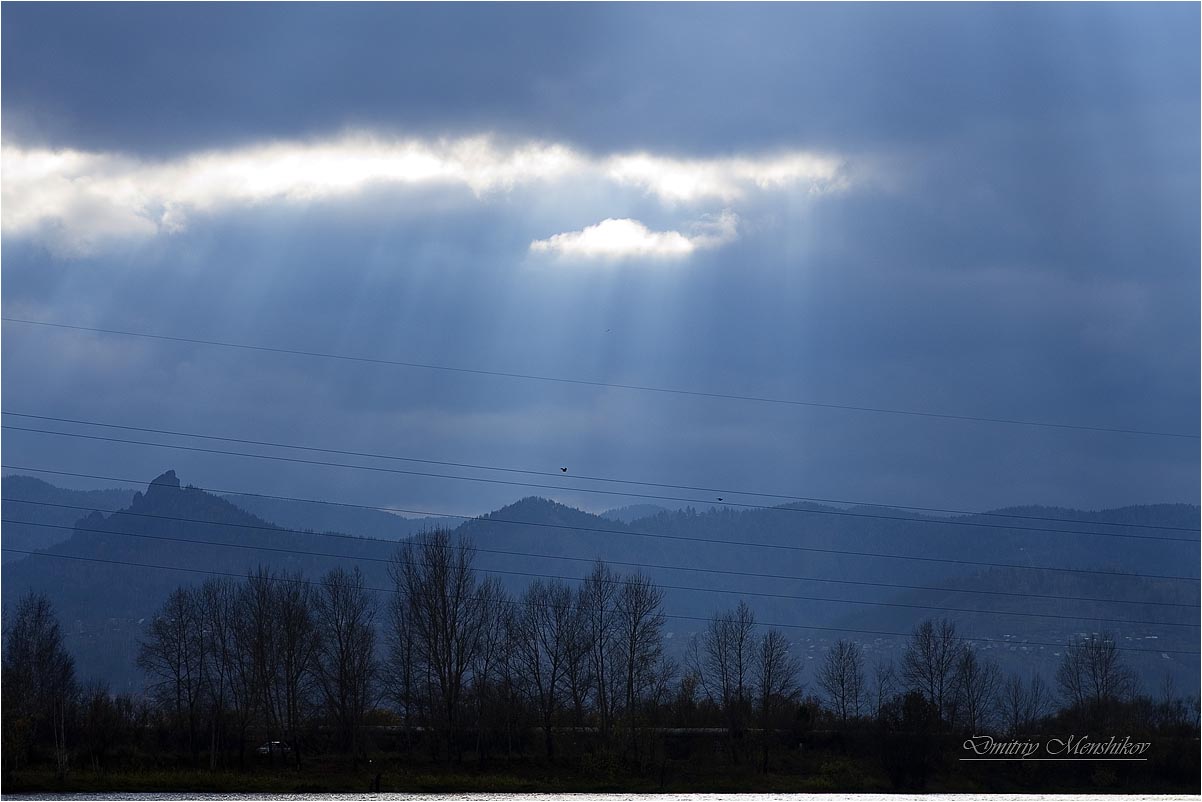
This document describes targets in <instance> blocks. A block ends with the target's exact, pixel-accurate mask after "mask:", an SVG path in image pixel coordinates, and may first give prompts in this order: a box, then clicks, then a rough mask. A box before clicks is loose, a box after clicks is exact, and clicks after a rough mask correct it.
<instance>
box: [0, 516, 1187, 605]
mask: <svg viewBox="0 0 1202 802" xmlns="http://www.w3.org/2000/svg"><path fill="white" fill-rule="evenodd" d="M4 500H5V501H12V503H17V504H31V505H36V506H52V507H59V509H67V510H91V511H95V512H101V510H95V509H94V507H85V506H77V505H71V504H55V503H50V501H35V500H30V499H13V498H5V499H4ZM108 512H113V513H115V515H121V516H133V517H139V518H153V519H157V521H172V522H177V523H197V524H202V525H206V527H227V528H234V529H252V530H258V531H269V533H285V534H296V535H304V536H310V537H332V539H339V540H347V541H351V542H356V543H382V545H389V546H397V547H400V546H403V545H404V542H405V541H400V540H387V539H383V537H370V536H361V535H350V534H341V533H317V531H307V530H303V529H288V528H286V527H279V525H274V524H264V525H258V524H246V523H233V522H221V521H206V519H202V518H183V517H177V516H167V515H155V513H148V512H135V511H131V510H109V511H108ZM4 522H5V523H13V524H24V525H31V527H44V528H49V529H65V530H78V531H90V533H96V531H100V533H106V534H117V535H126V536H131V537H150V539H151V540H177V539H173V537H151V536H150V535H142V534H136V533H121V531H115V530H111V529H90V528H84V527H79V525H78V524H75V525H70V527H69V525H64V524H49V523H41V522H34V521H8V519H6V521H4ZM179 542H191V543H201V545H209V546H225V545H230V546H233V547H237V548H262V549H263V551H278V552H288V553H293V554H310V556H315V557H338V558H343V559H363V560H368V562H388V560H387V559H380V558H373V557H356V556H352V554H326V553H319V552H309V551H302V549H288V548H279V547H266V546H264V547H260V546H254V545H248V543H222V542H220V541H204V540H186V539H185V540H180V541H179ZM472 549H474V551H477V552H480V553H484V554H500V556H506V557H532V558H536V559H553V560H565V562H573V563H596V562H597V559H600V558H596V557H571V556H561V554H541V553H535V552H517V551H506V549H496V548H486V547H482V546H472ZM602 562H605V563H607V564H611V565H624V566H629V568H639V569H653V570H668V571H694V572H703V574H716V575H727V576H752V577H757V578H778V580H792V581H804V582H833V583H839V584H857V586H868V587H876V588H897V589H910V590H936V592H946V593H974V592H971V590H958V589H956V588H930V587H922V586H908V584H894V583H889V582H852V581H846V580H816V578H813V577H795V576H773V575H764V574H748V572H743V571H727V570H720V569H691V568H682V566H676V565H659V564H654V563H629V562H621V560H612V559H605V560H602ZM506 572H507V571H501V574H506ZM532 576H540V575H532ZM557 578H565V577H557ZM661 587H665V588H670V589H677V590H697V592H702V593H709V592H710V590H709V589H707V588H685V587H677V586H661ZM714 592H715V593H739V592H737V590H720V592H719V590H714ZM976 593H987V594H989V595H1008V596H1018V598H1024V599H1029V598H1041V596H1040V594H1023V593H1002V592H976ZM748 595H767V596H776V598H786V599H792V598H798V599H805V600H810V601H837V600H834V599H810V598H805V596H779V595H778V594H762V593H752V592H748ZM1042 598H1047V599H1055V600H1059V601H1088V602H1095V604H1096V602H1118V604H1133V605H1155V606H1165V607H1192V608H1196V607H1197V605H1188V604H1180V602H1147V601H1138V600H1123V599H1088V598H1085V599H1082V598H1076V596H1057V595H1045V596H1042ZM846 601H850V602H853V604H876V602H859V601H856V600H846ZM886 606H889V605H886ZM901 606H909V605H901ZM947 610H954V608H951V607H948V608H947ZM956 612H978V613H982V614H992V613H993V611H986V610H976V611H974V610H956ZM1016 614H1023V613H1016ZM1040 617H1043V618H1072V619H1077V618H1082V617H1078V616H1067V617H1065V616H1040ZM1082 619H1083V620H1108V622H1113V623H1127V624H1165V625H1167V626H1197V625H1198V624H1197V623H1186V624H1182V623H1174V622H1150V620H1131V619H1108V618H1094V617H1084V618H1082Z"/></svg>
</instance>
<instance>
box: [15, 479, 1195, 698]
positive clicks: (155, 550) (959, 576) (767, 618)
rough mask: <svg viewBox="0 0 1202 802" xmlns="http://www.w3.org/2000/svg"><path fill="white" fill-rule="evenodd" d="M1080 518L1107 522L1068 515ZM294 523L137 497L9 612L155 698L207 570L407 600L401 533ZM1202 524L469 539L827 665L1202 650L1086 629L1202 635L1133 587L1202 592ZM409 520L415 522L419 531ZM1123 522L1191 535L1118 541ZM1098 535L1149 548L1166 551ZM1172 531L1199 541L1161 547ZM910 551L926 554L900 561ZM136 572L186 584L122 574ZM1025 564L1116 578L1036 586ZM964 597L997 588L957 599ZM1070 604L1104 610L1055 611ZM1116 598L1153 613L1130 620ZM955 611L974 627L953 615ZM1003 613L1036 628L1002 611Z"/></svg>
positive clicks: (820, 524) (841, 523)
mask: <svg viewBox="0 0 1202 802" xmlns="http://www.w3.org/2000/svg"><path fill="white" fill-rule="evenodd" d="M5 487H6V490H7V487H8V485H7V484H6V486H5ZM244 498H245V497H244ZM265 512H266V510H265ZM380 515H386V514H384V513H380ZM1019 516H1024V517H1019ZM1070 518H1071V519H1082V520H1088V521H1090V522H1091V523H1073V522H1069V521H1066V520H1062V519H1070ZM1037 519H1053V520H1037ZM292 520H293V522H296V523H300V524H302V525H293V526H287V525H285V526H279V525H277V523H278V522H270V521H268V520H265V519H264V518H263V517H259V516H256V515H253V514H251V513H250V512H248V511H246V510H244V509H242V508H240V507H239V506H236V505H235V504H233V503H231V501H230V500H227V499H223V498H219V497H217V496H214V495H211V494H208V493H205V492H204V491H201V490H199V489H197V488H191V487H184V486H181V484H180V482H179V480H178V479H177V478H176V476H175V474H174V473H173V472H168V473H166V474H164V475H163V476H160V477H159V478H158V479H156V480H155V481H154V482H152V483H151V484H150V486H149V487H148V488H147V491H146V492H145V493H137V494H134V495H133V496H132V497H131V498H130V500H129V505H128V508H127V509H125V510H124V511H122V512H118V513H115V514H110V515H102V514H99V513H97V514H93V515H91V516H89V517H87V518H85V519H83V520H80V521H79V522H78V523H77V524H75V531H74V532H70V533H68V534H69V535H70V537H69V538H67V539H65V540H62V541H61V542H58V543H55V544H53V545H50V546H48V547H46V549H45V551H46V552H47V553H48V554H53V555H60V556H62V557H66V556H70V557H74V558H83V559H61V558H52V557H44V556H31V557H28V558H25V559H22V560H19V561H15V562H6V563H5V564H4V566H3V579H4V582H3V586H2V591H3V598H4V603H5V605H6V606H7V605H9V604H11V603H12V601H13V600H14V599H15V597H16V595H17V594H19V593H21V592H23V591H25V590H27V589H37V590H41V591H43V592H46V593H48V594H49V595H50V596H51V598H52V600H53V601H54V603H55V605H56V607H57V608H58V610H59V612H60V615H61V616H62V618H63V620H64V623H65V628H66V630H67V633H68V638H69V641H68V645H69V646H70V648H71V649H72V651H73V652H74V653H75V654H76V656H77V659H78V661H79V664H80V673H81V676H83V677H85V678H86V677H90V676H101V677H106V678H109V679H110V680H111V681H113V682H114V684H116V685H118V686H119V687H139V686H138V683H139V682H140V681H141V680H140V675H139V674H138V672H137V671H136V669H135V668H134V663H133V659H134V654H135V652H136V644H137V639H138V637H140V633H141V626H142V624H141V623H140V622H141V621H142V620H143V619H145V618H146V617H148V616H150V615H151V614H152V613H153V612H154V610H155V609H156V608H157V607H158V606H159V605H160V604H161V603H162V601H163V600H164V599H165V598H166V596H167V594H168V593H169V592H170V591H171V590H172V589H174V588H175V587H177V586H179V585H180V584H187V583H196V582H200V581H201V580H203V579H204V578H205V574H204V573H202V572H204V571H215V572H220V573H224V574H230V575H233V576H242V575H244V574H245V573H246V572H247V571H249V570H251V569H253V568H254V567H255V566H257V565H260V564H263V565H268V566H270V567H273V568H275V569H278V570H288V571H296V572H300V573H303V574H304V575H305V576H306V577H309V578H313V579H315V578H317V577H319V576H320V575H321V574H322V573H324V572H325V571H326V570H328V569H329V568H330V567H332V566H334V565H337V564H347V565H358V566H360V567H361V568H362V570H363V571H364V573H365V574H366V578H367V584H368V585H369V586H370V587H373V588H378V589H386V588H388V587H389V586H390V580H389V577H388V572H387V568H388V561H389V559H390V558H391V557H392V555H393V554H394V553H395V552H396V549H397V532H398V531H401V530H399V529H395V528H394V529H391V530H390V531H391V533H392V536H390V537H387V538H385V539H372V538H362V537H356V536H353V535H349V534H346V533H342V534H332V535H331V534H327V535H322V534H317V533H312V532H306V531H295V530H304V529H308V528H313V527H314V526H315V525H316V526H322V527H324V526H326V525H328V524H331V523H335V524H336V523H337V522H336V521H331V520H326V519H314V518H304V519H292ZM347 520H349V519H343V523H345V522H346V521H347ZM1198 521H1199V510H1198V508H1197V507H1194V506H1189V505H1153V506H1142V507H1128V508H1123V509H1120V510H1107V511H1098V512H1085V511H1075V510H1049V509H1047V508H1021V509H1020V508H1014V509H1010V510H1006V511H1005V513H1004V515H1003V514H998V515H978V516H962V517H959V518H933V517H929V516H923V515H919V514H916V513H913V512H906V511H901V510H896V509H884V508H875V507H856V508H850V509H847V508H836V507H831V506H823V505H817V504H791V505H786V506H783V507H777V508H771V509H751V510H740V509H732V508H721V509H715V508H710V509H708V510H695V509H684V510H676V511H667V510H662V509H661V510H659V511H658V512H655V513H654V515H652V516H650V517H638V518H632V522H631V523H625V522H623V521H621V520H617V519H613V518H608V517H602V516H598V515H593V514H590V513H586V512H583V511H581V510H578V509H575V508H572V507H567V506H564V505H562V504H558V503H556V502H553V501H549V500H547V499H542V498H534V497H531V498H524V499H521V500H520V501H517V502H515V503H513V504H511V505H508V506H506V507H504V508H502V509H500V510H497V511H496V512H494V513H491V514H489V515H485V516H482V517H481V518H478V519H473V520H471V521H468V522H466V523H464V524H463V525H461V526H460V527H459V528H458V529H456V530H455V531H456V533H457V534H458V535H460V536H465V537H468V538H470V539H471V540H472V541H473V542H474V543H475V545H476V546H477V548H478V549H479V554H478V555H477V560H476V565H477V567H478V568H479V569H480V570H481V571H484V572H496V573H495V575H497V576H499V577H500V578H501V579H502V581H503V583H504V584H505V585H506V587H508V588H509V589H510V591H511V592H513V593H518V592H520V591H521V590H522V589H523V588H524V587H525V586H526V584H527V583H528V582H529V581H530V580H531V579H532V578H533V575H544V576H561V577H565V578H568V579H572V578H577V577H580V576H582V575H584V574H585V573H586V572H587V571H588V570H589V567H590V564H591V563H592V562H593V561H594V560H596V559H604V560H606V561H608V562H610V563H612V564H613V567H614V568H615V569H616V570H617V571H619V572H622V573H629V572H631V571H636V570H638V571H642V572H644V573H646V574H648V575H649V576H650V577H651V578H652V579H653V580H654V581H655V582H656V583H658V584H659V585H660V586H661V587H663V588H664V589H665V594H666V601H665V608H666V610H667V611H668V612H669V613H670V614H672V615H673V616H683V617H684V618H671V619H669V622H668V627H667V629H668V631H669V632H670V633H672V641H671V644H681V643H683V642H684V641H685V640H687V638H688V636H689V635H690V634H691V633H692V632H695V631H697V630H699V629H701V628H702V627H703V626H704V622H703V621H698V620H692V619H691V618H689V617H694V618H701V619H704V618H706V617H707V616H709V615H710V614H711V613H713V612H714V611H715V610H719V609H726V608H729V607H731V606H733V605H735V604H737V603H738V601H739V600H740V599H741V598H742V599H746V600H747V601H748V603H749V604H751V606H752V607H753V609H754V610H755V611H756V614H757V616H758V618H759V620H760V621H762V622H767V623H772V624H780V625H788V627H789V628H788V630H787V631H788V632H789V633H790V635H791V637H793V638H795V642H796V643H797V644H798V648H800V649H802V652H801V653H802V654H803V655H804V656H805V657H806V658H807V660H808V659H810V658H817V657H820V656H821V654H822V650H823V649H824V648H825V646H826V645H827V644H829V643H830V642H831V641H833V640H835V639H838V638H839V637H841V636H842V635H846V634H847V633H846V631H845V630H846V629H858V630H869V631H872V632H878V633H889V632H896V633H906V632H909V631H910V630H911V629H912V628H913V627H914V626H915V625H916V624H917V623H919V622H920V621H922V620H923V619H926V618H929V617H939V616H943V615H946V616H947V617H949V618H952V619H954V620H956V621H957V622H958V623H959V625H960V626H961V628H962V631H964V632H965V633H966V634H971V635H974V636H976V637H985V638H1002V639H1006V638H1009V639H1012V640H1015V641H1021V640H1043V641H1047V642H1048V643H1050V644H1061V643H1064V642H1065V640H1066V639H1067V638H1068V637H1069V636H1071V635H1072V634H1074V633H1079V632H1087V631H1095V630H1097V629H1101V628H1108V629H1121V637H1122V638H1124V639H1130V640H1127V641H1125V642H1127V643H1132V644H1135V643H1139V644H1150V646H1148V648H1151V647H1155V648H1157V649H1183V650H1196V649H1197V628H1196V626H1194V628H1193V629H1191V628H1189V627H1172V626H1165V625H1161V624H1156V623H1139V624H1135V623H1132V624H1131V625H1129V626H1127V625H1124V626H1122V627H1121V628H1119V627H1114V626H1106V627H1104V626H1103V625H1102V624H1100V623H1097V622H1091V621H1088V620H1081V619H1080V618H1074V617H1073V616H1085V617H1087V618H1088V617H1105V618H1120V619H1126V620H1127V621H1131V622H1136V621H1139V622H1183V623H1190V624H1191V625H1196V623H1197V607H1196V605H1197V604H1198V601H1199V586H1198V583H1197V581H1192V582H1190V581H1180V580H1172V579H1155V578H1134V577H1131V576H1125V575H1124V574H1128V575H1129V574H1133V573H1142V574H1160V575H1165V576H1168V575H1172V576H1185V577H1193V578H1195V579H1196V577H1197V576H1198V568H1199V564H1198V553H1199V551H1198V532H1197V527H1198ZM376 523H377V524H379V523H381V522H380V521H378V520H377V521H376ZM383 523H385V524H388V525H390V526H393V525H395V524H394V522H392V521H384V522H383ZM409 523H410V522H406V521H403V520H401V522H400V526H406V525H409ZM1116 523H1122V524H1135V523H1138V524H1143V525H1149V526H1171V527H1182V529H1183V530H1184V531H1178V530H1158V529H1140V528H1128V527H1120V526H1107V524H1116ZM1191 527H1192V528H1193V529H1192V532H1191V531H1189V530H1190V528H1191ZM355 528H358V529H359V531H360V532H362V531H371V530H369V529H365V527H355ZM377 531H378V530H377ZM1083 532H1085V533H1088V532H1100V533H1110V534H1115V533H1120V534H1121V533H1125V534H1136V535H1139V536H1147V537H1149V540H1148V542H1146V543H1141V542H1139V541H1138V540H1132V539H1129V538H1122V537H1096V536H1093V535H1089V534H1082V533H1083ZM1158 536H1172V537H1179V538H1183V539H1184V542H1174V541H1167V540H1158V539H1152V538H1154V537H1158ZM164 538H171V539H164ZM181 540H184V541H189V540H190V541H201V542H191V543H188V542H180V541H181ZM6 542H7V529H6ZM294 552H306V553H302V554H297V553H294ZM873 555H894V557H893V558H891V557H886V556H873ZM903 556H905V557H910V558H911V559H896V557H903ZM120 562H134V563H140V564H142V565H143V566H164V567H168V568H171V569H173V570H161V569H159V568H151V567H133V566H124V565H118V564H116V563H120ZM974 563H975V564H974ZM979 563H997V564H998V565H1003V564H1005V565H1013V566H1019V567H1012V568H1002V567H996V566H995V567H989V566H984V565H980V564H979ZM1021 566H1062V567H1065V568H1069V569H1073V570H1075V571H1082V570H1085V571H1093V570H1097V571H1110V572H1114V573H1110V574H1106V575H1099V574H1090V573H1073V572H1072V571H1069V572H1050V571H1031V570H1024V569H1023V568H1022V567H1021ZM963 590H971V591H993V592H994V593H979V592H978V593H964V592H958V591H963ZM1015 594H1019V595H1015ZM1066 595H1072V596H1080V597H1083V598H1085V599H1093V600H1095V601H1076V602H1068V601H1064V600H1058V599H1046V598H1039V596H1066ZM798 597H801V598H798ZM1107 599H1133V600H1139V601H1141V602H1143V603H1141V604H1139V605H1120V604H1113V603H1110V602H1108V601H1105V600H1107ZM1153 602H1159V603H1160V604H1153ZM882 603H884V604H885V605H903V606H883V605H882ZM1166 605H1195V607H1192V608H1188V607H1187V608H1181V607H1174V606H1166ZM953 607H954V608H961V610H962V611H968V612H953V611H949V610H948V608H953ZM1003 610H1007V611H1013V612H1019V613H1024V614H1028V615H1020V616H1002V615H992V614H988V613H996V612H1000V611H1003ZM1030 614H1051V615H1052V616H1063V617H1060V618H1057V617H1040V616H1039V615H1030ZM805 627H810V628H811V629H806V628H805ZM824 628H827V629H824ZM851 637H854V638H855V639H857V640H860V641H861V642H862V643H865V645H866V647H867V648H868V649H869V653H870V656H871V657H872V658H873V659H876V658H877V657H878V656H880V655H884V654H891V653H895V652H896V650H897V648H898V647H899V646H900V645H901V643H902V641H903V640H904V638H902V637H896V636H888V635H865V634H862V633H861V634H857V635H851ZM673 648H678V647H676V646H674V647H673ZM999 648H1001V649H1002V651H1000V652H998V654H999V655H1001V656H1002V657H1004V658H1006V659H1011V660H1018V661H1020V662H1021V661H1027V662H1030V660H1029V657H1030V654H1029V653H1028V652H1024V651H1023V649H1024V647H1021V646H1014V647H1013V648H1011V647H999ZM1058 651H1059V647H1058V646H1052V647H1048V648H1047V649H1046V650H1045V652H1046V653H1041V656H1040V655H1037V657H1038V659H1039V660H1043V664H1048V665H1051V663H1052V662H1054V660H1055V659H1056V655H1057V654H1058ZM1036 662H1038V661H1036ZM1138 665H1139V669H1140V671H1141V672H1142V673H1143V674H1144V675H1145V676H1146V677H1149V678H1154V677H1157V676H1163V673H1164V672H1165V671H1168V672H1170V673H1172V674H1173V675H1174V676H1175V677H1176V678H1177V681H1178V684H1179V686H1182V687H1185V686H1196V685H1197V682H1198V660H1197V658H1189V657H1181V656H1170V655H1165V656H1163V657H1162V656H1161V655H1160V654H1159V653H1153V654H1151V655H1147V656H1141V658H1140V660H1139V663H1138ZM1048 679H1050V677H1048ZM808 681H812V677H811V678H810V680H808ZM1150 681H1153V680H1150Z"/></svg>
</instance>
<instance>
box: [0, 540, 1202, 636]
mask: <svg viewBox="0 0 1202 802" xmlns="http://www.w3.org/2000/svg"><path fill="white" fill-rule="evenodd" d="M110 534H112V533H110ZM0 551H7V552H10V553H13V554H25V555H28V556H32V557H52V558H57V559H66V560H81V561H85V562H95V563H105V564H108V565H123V566H128V567H133V568H150V569H158V570H164V571H184V572H187V573H195V574H207V575H210V576H226V577H234V578H238V579H245V578H246V576H245V575H244V574H236V573H234V572H232V571H212V570H205V569H202V568H183V567H180V566H173V565H152V564H147V563H135V562H129V561H126V560H106V559H102V558H99V557H80V556H76V555H70V554H51V553H49V552H44V551H29V550H25V549H10V548H0ZM266 578H267V579H269V580H272V581H284V582H294V583H299V584H305V585H318V584H320V583H319V582H315V581H314V580H311V579H302V578H294V577H273V576H268V577H266ZM364 590H370V591H374V592H377V593H393V594H396V593H399V591H398V590H397V589H396V588H364ZM499 601H502V602H503V603H505V604H509V605H522V604H524V602H522V601H520V600H512V599H510V600H504V599H502V600H499ZM542 606H546V605H542ZM663 616H664V618H670V619H674V620H680V621H701V622H705V623H708V622H709V620H710V619H708V618H702V617H701V616H691V615H675V614H671V613H664V614H663ZM756 624H757V625H759V626H763V627H778V628H781V629H805V630H815V631H821V632H842V633H855V634H859V635H884V636H888V637H899V638H908V637H910V635H911V634H912V633H908V632H887V631H881V630H872V629H850V628H845V627H818V626H810V625H807V624H777V623H769V622H764V621H757V622H756ZM960 639H961V640H964V641H970V642H978V643H999V644H1002V645H1004V646H1050V647H1053V648H1057V649H1063V648H1065V644H1063V643H1054V642H1050V641H1032V640H1026V641H1012V640H1006V639H1004V638H980V637H969V636H961V637H960ZM1115 648H1117V649H1121V650H1123V651H1130V652H1148V653H1153V654H1184V655H1192V656H1197V655H1199V654H1202V652H1191V651H1186V650H1184V649H1145V648H1141V647H1137V646H1117V645H1116V647H1115Z"/></svg>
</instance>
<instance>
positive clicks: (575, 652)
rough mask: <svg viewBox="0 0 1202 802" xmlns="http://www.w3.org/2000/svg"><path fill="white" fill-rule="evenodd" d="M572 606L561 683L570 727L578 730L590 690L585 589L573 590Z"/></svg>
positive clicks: (590, 652)
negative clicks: (567, 708)
mask: <svg viewBox="0 0 1202 802" xmlns="http://www.w3.org/2000/svg"><path fill="white" fill-rule="evenodd" d="M574 603H575V605H576V608H577V611H578V613H577V615H576V616H575V617H574V618H573V623H574V625H575V626H574V628H573V630H572V632H571V633H570V640H569V643H568V653H567V665H566V666H565V669H564V680H565V684H566V686H567V699H568V702H569V703H570V704H571V707H572V723H573V724H574V725H575V726H577V727H580V726H583V725H584V716H585V710H586V708H587V707H588V702H589V696H591V695H592V692H593V689H594V681H593V662H592V643H591V642H590V640H589V634H590V627H589V621H588V619H589V616H590V613H589V612H588V611H587V610H586V609H585V606H586V605H587V604H588V592H587V585H584V584H582V585H580V586H579V587H577V588H576V591H575V594H574Z"/></svg>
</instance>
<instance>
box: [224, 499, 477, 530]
mask: <svg viewBox="0 0 1202 802" xmlns="http://www.w3.org/2000/svg"><path fill="white" fill-rule="evenodd" d="M222 498H224V499H225V500H226V501H228V502H229V503H231V504H233V505H234V506H235V507H240V508H242V509H244V510H246V511H247V512H249V513H251V514H252V515H256V516H258V517H260V518H262V519H264V520H266V521H271V522H272V523H276V524H279V525H280V526H283V527H287V528H289V529H306V530H309V531H312V532H343V533H346V534H354V535H360V536H362V537H378V538H383V539H385V540H403V539H404V538H407V537H410V536H411V535H415V534H417V533H418V532H424V531H426V530H429V529H437V528H440V527H442V528H445V527H448V526H449V527H452V528H454V527H455V526H457V525H458V524H459V520H458V519H455V518H405V517H402V516H400V515H394V514H393V513H390V512H383V511H381V510H373V509H364V508H361V507H350V506H345V505H339V504H325V503H321V502H312V501H292V500H288V499H278V498H266V497H264V496H247V495H227V496H222Z"/></svg>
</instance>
